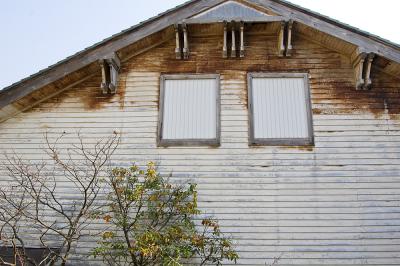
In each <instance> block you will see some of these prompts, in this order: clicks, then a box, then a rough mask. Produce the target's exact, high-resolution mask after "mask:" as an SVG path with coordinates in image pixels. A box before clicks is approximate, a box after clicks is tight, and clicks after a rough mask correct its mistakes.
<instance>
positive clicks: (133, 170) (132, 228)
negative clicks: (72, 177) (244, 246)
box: [93, 162, 238, 266]
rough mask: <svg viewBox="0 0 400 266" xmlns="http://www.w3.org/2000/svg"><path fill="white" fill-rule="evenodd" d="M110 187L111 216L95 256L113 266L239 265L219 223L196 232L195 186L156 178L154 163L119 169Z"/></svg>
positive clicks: (106, 216) (210, 222)
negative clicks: (228, 262)
mask: <svg viewBox="0 0 400 266" xmlns="http://www.w3.org/2000/svg"><path fill="white" fill-rule="evenodd" d="M107 182H108V183H109V186H110V187H111V191H110V192H109V194H108V198H107V211H106V212H105V213H104V215H102V219H103V220H104V221H105V223H107V224H109V228H108V230H107V231H104V232H103V233H102V239H101V240H100V241H99V242H98V247H97V248H95V249H94V250H93V256H95V257H102V259H103V261H105V262H108V264H110V265H126V264H128V265H135V266H143V265H168V266H178V265H182V263H183V262H184V261H188V260H189V259H193V258H196V259H197V261H198V263H199V265H205V264H213V265H222V262H223V261H224V260H230V261H234V262H236V260H237V259H238V255H237V253H236V252H235V251H234V250H233V247H232V242H231V241H230V239H228V238H226V237H224V236H223V234H222V233H221V230H220V227H219V225H218V222H217V221H214V220H210V219H203V220H202V221H201V224H199V225H198V226H197V227H196V225H195V222H194V218H195V217H196V216H197V215H199V214H201V212H200V210H199V209H198V208H197V191H196V185H194V184H189V185H187V186H179V185H175V184H171V183H170V182H168V180H167V179H165V178H163V177H162V176H160V174H159V173H157V171H156V168H155V165H154V163H151V162H150V163H148V165H147V169H145V170H141V169H139V167H137V166H136V165H133V166H131V167H130V168H115V169H114V170H113V171H112V173H111V174H110V176H109V178H108V180H107Z"/></svg>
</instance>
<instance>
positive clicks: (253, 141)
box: [247, 72, 314, 146]
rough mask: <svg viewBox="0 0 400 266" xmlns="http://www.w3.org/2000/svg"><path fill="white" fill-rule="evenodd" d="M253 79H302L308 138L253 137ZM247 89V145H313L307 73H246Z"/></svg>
mask: <svg viewBox="0 0 400 266" xmlns="http://www.w3.org/2000/svg"><path fill="white" fill-rule="evenodd" d="M253 78H303V80H304V91H305V97H306V99H305V104H306V111H307V122H308V125H307V128H308V136H309V137H308V138H290V139H288V138H269V139H265V138H255V136H254V122H253V118H254V108H253V86H252V84H253V83H252V79H253ZM247 84H248V85H247V89H248V99H247V101H248V110H249V112H248V119H249V145H271V146H274V145H279V146H300V145H307V146H309V145H314V132H313V128H314V127H313V119H312V108H311V97H310V85H309V82H308V74H307V73H264V72H262V73H261V72H260V73H255V72H254V73H248V74H247Z"/></svg>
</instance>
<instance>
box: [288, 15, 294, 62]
mask: <svg viewBox="0 0 400 266" xmlns="http://www.w3.org/2000/svg"><path fill="white" fill-rule="evenodd" d="M292 27H293V20H289V22H288V24H287V38H286V39H287V44H286V56H291V55H292Z"/></svg>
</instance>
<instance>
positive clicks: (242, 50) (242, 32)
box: [239, 21, 244, 57]
mask: <svg viewBox="0 0 400 266" xmlns="http://www.w3.org/2000/svg"><path fill="white" fill-rule="evenodd" d="M239 55H240V57H244V22H243V21H242V22H240V53H239Z"/></svg>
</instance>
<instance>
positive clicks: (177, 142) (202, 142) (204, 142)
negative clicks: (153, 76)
mask: <svg viewBox="0 0 400 266" xmlns="http://www.w3.org/2000/svg"><path fill="white" fill-rule="evenodd" d="M186 79H214V80H215V82H216V83H217V88H216V103H215V104H216V109H215V110H216V125H215V126H216V128H215V130H216V131H215V132H216V138H214V139H163V138H162V132H163V122H164V103H165V81H166V80H186ZM220 88H221V84H220V75H218V74H164V75H161V77H160V98H159V102H160V106H159V112H158V130H157V131H158V132H157V145H158V146H161V147H169V146H219V145H220V140H221V95H220V94H221V93H220Z"/></svg>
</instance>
